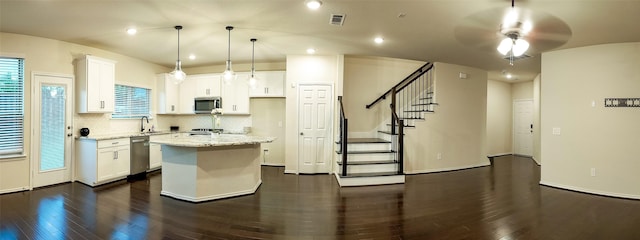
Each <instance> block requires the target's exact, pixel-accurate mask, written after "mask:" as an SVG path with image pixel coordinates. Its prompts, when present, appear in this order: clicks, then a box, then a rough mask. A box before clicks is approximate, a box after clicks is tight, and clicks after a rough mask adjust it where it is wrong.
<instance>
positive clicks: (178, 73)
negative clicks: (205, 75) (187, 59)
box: [170, 26, 187, 84]
mask: <svg viewBox="0 0 640 240" xmlns="http://www.w3.org/2000/svg"><path fill="white" fill-rule="evenodd" d="M175 29H176V30H178V60H176V68H175V69H174V70H173V71H172V72H171V73H170V74H171V76H173V83H175V84H180V83H182V81H184V79H185V78H187V74H186V73H184V72H183V71H182V62H181V61H180V30H182V26H175Z"/></svg>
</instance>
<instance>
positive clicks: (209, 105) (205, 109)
mask: <svg viewBox="0 0 640 240" xmlns="http://www.w3.org/2000/svg"><path fill="white" fill-rule="evenodd" d="M193 102H194V103H193V112H194V113H211V110H213V109H216V108H222V98H221V97H197V98H194V99H193Z"/></svg>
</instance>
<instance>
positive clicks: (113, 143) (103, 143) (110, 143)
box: [98, 138, 129, 148]
mask: <svg viewBox="0 0 640 240" xmlns="http://www.w3.org/2000/svg"><path fill="white" fill-rule="evenodd" d="M128 145H129V138H116V139H110V140H100V141H98V148H107V147H118V146H128Z"/></svg>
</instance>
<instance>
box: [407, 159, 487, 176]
mask: <svg viewBox="0 0 640 240" xmlns="http://www.w3.org/2000/svg"><path fill="white" fill-rule="evenodd" d="M489 165H491V164H490V163H488V162H487V163H478V164H471V165H466V166H459V167H449V168H436V169H425V170H416V171H405V172H404V173H405V174H422V173H437V172H448V171H456V170H463V169H470V168H477V167H485V166H489Z"/></svg>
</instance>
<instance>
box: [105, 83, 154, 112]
mask: <svg viewBox="0 0 640 240" xmlns="http://www.w3.org/2000/svg"><path fill="white" fill-rule="evenodd" d="M149 92H150V90H149V89H146V88H139V87H131V86H125V85H118V84H116V85H115V100H116V105H115V111H114V112H113V114H112V115H111V117H113V118H140V117H142V116H149V115H150V113H151V108H150V107H149Z"/></svg>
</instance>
